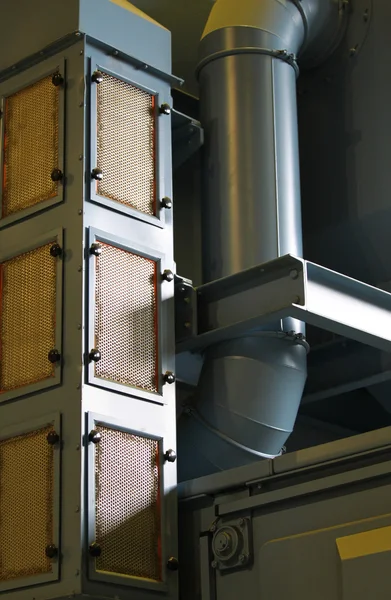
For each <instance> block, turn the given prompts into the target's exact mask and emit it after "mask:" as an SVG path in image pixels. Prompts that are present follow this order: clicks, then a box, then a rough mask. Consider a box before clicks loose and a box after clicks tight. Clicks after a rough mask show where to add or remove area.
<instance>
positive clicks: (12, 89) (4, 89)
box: [0, 57, 66, 229]
mask: <svg viewBox="0 0 391 600" xmlns="http://www.w3.org/2000/svg"><path fill="white" fill-rule="evenodd" d="M58 68H59V69H61V70H62V73H63V75H64V79H65V83H64V85H63V86H61V87H60V89H59V107H58V117H59V120H58V168H59V169H61V171H62V172H63V173H64V179H63V181H59V182H58V194H57V196H55V197H54V198H50V199H49V200H45V201H43V202H40V203H38V204H36V205H35V206H31V207H29V208H25V209H23V210H21V211H19V212H17V213H14V214H12V215H9V216H8V217H5V218H2V217H1V215H2V198H3V172H4V134H5V118H3V119H0V229H1V228H3V227H6V226H8V225H10V224H12V223H15V222H16V221H21V220H23V219H26V218H27V217H30V216H31V215H34V214H35V213H38V212H41V211H43V210H46V209H48V208H50V207H51V206H54V205H55V204H58V203H60V202H62V201H63V200H64V185H65V182H66V173H65V165H64V162H65V161H64V151H65V147H64V143H65V131H64V129H65V89H66V61H65V59H64V58H63V57H54V58H50V59H48V60H45V61H44V62H42V63H40V64H38V65H36V66H33V67H31V68H30V69H29V70H28V71H26V72H22V73H18V74H17V75H15V76H14V77H12V78H11V79H8V80H6V81H5V82H4V83H0V113H2V114H3V115H4V114H5V111H4V108H5V101H6V99H7V98H8V97H9V96H12V95H13V94H15V93H16V92H19V91H20V90H23V89H25V88H26V87H29V86H30V85H33V84H34V83H36V82H37V81H39V80H40V79H43V78H44V77H46V76H48V75H50V74H51V73H54V72H55V71H56V69H58Z"/></svg>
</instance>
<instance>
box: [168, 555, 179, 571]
mask: <svg viewBox="0 0 391 600" xmlns="http://www.w3.org/2000/svg"><path fill="white" fill-rule="evenodd" d="M167 569H168V570H169V571H178V569H179V562H178V559H177V558H175V556H170V558H169V559H168V561H167Z"/></svg>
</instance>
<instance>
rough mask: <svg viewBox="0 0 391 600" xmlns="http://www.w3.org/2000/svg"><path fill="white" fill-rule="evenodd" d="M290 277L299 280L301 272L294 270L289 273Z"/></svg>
mask: <svg viewBox="0 0 391 600" xmlns="http://www.w3.org/2000/svg"><path fill="white" fill-rule="evenodd" d="M289 276H290V278H291V279H297V278H298V276H299V272H298V270H297V269H292V271H291V272H290V273H289Z"/></svg>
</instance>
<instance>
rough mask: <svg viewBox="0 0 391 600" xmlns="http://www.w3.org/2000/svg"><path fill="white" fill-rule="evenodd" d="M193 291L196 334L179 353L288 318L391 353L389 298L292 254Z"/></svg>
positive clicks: (189, 338) (200, 347) (390, 296)
mask: <svg viewBox="0 0 391 600" xmlns="http://www.w3.org/2000/svg"><path fill="white" fill-rule="evenodd" d="M193 293H194V294H195V301H196V302H197V315H198V324H195V325H194V326H193V325H192V326H191V328H190V329H192V330H193V331H194V330H195V332H196V335H193V336H190V337H188V338H187V339H182V340H180V341H179V343H178V344H177V353H178V354H180V353H182V352H186V351H191V352H200V351H201V350H202V349H203V348H206V347H208V346H210V345H212V344H215V343H217V342H220V341H222V340H225V339H231V338H233V337H235V336H238V335H243V334H246V333H250V332H252V331H254V330H256V329H259V328H260V327H262V328H264V327H265V325H268V324H271V323H275V322H276V321H279V320H282V319H286V318H289V317H291V318H294V319H298V320H300V321H304V322H305V323H308V324H311V325H314V326H316V327H320V328H321V329H326V330H328V331H332V332H333V333H336V334H338V335H342V336H345V337H347V338H351V339H354V340H356V341H358V342H361V343H363V344H368V345H369V346H373V347H374V348H378V349H379V350H384V351H386V352H391V294H389V293H388V292H384V291H383V290H380V289H378V288H375V287H372V286H369V285H366V284H365V283H362V282H360V281H356V280H355V279H351V278H350V277H346V276H345V275H341V274H340V273H336V272H334V271H330V270H329V269H326V268H324V267H320V266H319V265H316V264H314V263H311V262H308V261H305V260H303V259H300V258H296V257H294V256H291V255H287V256H283V257H281V258H277V259H275V260H273V261H270V262H268V263H265V264H262V265H259V266H257V267H253V268H251V269H248V270H246V271H243V272H241V273H238V274H236V275H232V276H230V277H225V278H223V279H220V280H217V281H214V282H212V283H209V284H206V285H203V286H201V287H199V288H198V289H197V290H195V291H194V292H193Z"/></svg>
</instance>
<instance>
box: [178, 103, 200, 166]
mask: <svg viewBox="0 0 391 600" xmlns="http://www.w3.org/2000/svg"><path fill="white" fill-rule="evenodd" d="M171 115H172V119H171V124H172V162H173V168H174V171H175V170H176V169H178V168H179V167H180V166H181V165H183V164H184V163H185V162H186V161H187V160H188V159H189V158H190V157H191V156H193V154H195V153H196V152H197V151H198V150H199V149H200V148H201V146H202V145H203V143H204V130H203V129H202V127H201V124H200V123H199V121H196V120H195V119H192V118H191V117H188V116H187V115H184V114H182V113H180V112H178V111H177V110H174V109H172V111H171Z"/></svg>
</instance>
